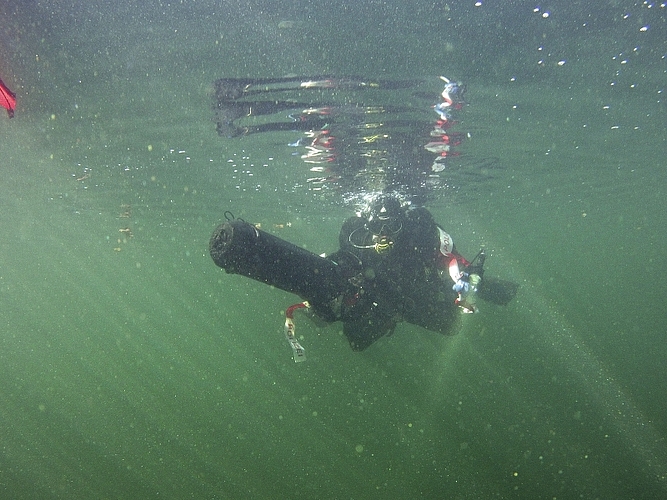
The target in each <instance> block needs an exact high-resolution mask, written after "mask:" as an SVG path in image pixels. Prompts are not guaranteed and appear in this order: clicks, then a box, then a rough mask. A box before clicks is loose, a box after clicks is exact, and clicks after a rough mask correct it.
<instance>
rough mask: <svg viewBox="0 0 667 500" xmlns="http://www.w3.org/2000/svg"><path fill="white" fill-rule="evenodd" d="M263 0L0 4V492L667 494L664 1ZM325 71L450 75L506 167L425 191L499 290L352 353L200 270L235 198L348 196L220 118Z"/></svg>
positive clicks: (295, 220) (474, 150) (319, 227)
mask: <svg viewBox="0 0 667 500" xmlns="http://www.w3.org/2000/svg"><path fill="white" fill-rule="evenodd" d="M283 4H284V5H280V3H279V2H265V3H262V2H250V3H249V4H245V3H244V4H241V3H238V4H237V3H235V2H220V3H219V4H216V3H215V2H194V1H192V2H185V1H184V2H179V3H177V4H175V3H171V4H170V3H167V2H150V3H149V4H148V5H146V4H145V3H143V2H142V3H137V4H136V5H135V4H132V3H130V2H123V3H122V5H121V4H120V3H119V5H113V6H111V5H107V4H104V3H102V2H99V5H97V3H93V4H91V3H89V2H81V3H80V4H79V5H76V4H74V5H71V3H66V2H59V1H51V2H48V1H47V2H26V3H25V4H23V3H22V4H21V6H22V8H21V9H18V8H16V7H14V6H12V5H7V4H5V5H4V6H2V7H1V8H0V9H1V10H0V12H2V19H3V22H2V26H1V27H0V33H1V36H0V50H1V51H2V52H1V54H2V55H1V57H0V76H1V77H2V78H3V80H4V81H5V82H6V83H7V84H8V85H9V86H10V87H12V88H14V90H16V91H17V93H18V95H19V107H18V109H17V113H16V117H15V118H14V119H12V120H11V121H10V120H8V119H6V118H5V117H3V118H2V120H0V135H1V136H2V139H0V179H1V180H0V229H1V233H2V236H1V237H0V431H1V432H0V497H1V498H7V499H51V498H66V499H92V498H96V499H98V498H99V499H101V498H109V499H112V498H114V499H126V498H127V499H130V498H131V499H136V498H142V499H143V498H145V499H149V498H174V499H180V498H197V499H238V498H253V499H256V498H308V499H310V498H331V499H365V498H383V499H388V498H396V499H399V498H429V499H442V498H564V499H565V498H661V497H663V496H664V495H665V494H666V492H667V484H666V481H667V451H666V450H667V446H666V444H665V437H666V433H667V419H666V417H665V415H667V406H666V403H665V398H664V394H665V392H666V390H667V376H666V375H665V373H666V372H665V367H667V347H666V345H667V344H666V343H665V332H666V331H667V322H666V320H665V309H666V306H667V304H666V302H665V297H667V286H666V285H665V282H664V281H663V280H662V278H663V275H664V274H665V272H666V271H667V252H666V251H665V247H666V245H667V232H665V227H667V215H666V214H667V211H666V210H665V209H666V202H665V196H666V189H665V186H667V173H666V170H665V166H666V164H665V158H667V154H666V153H667V147H666V140H667V121H666V118H665V116H667V114H666V113H665V111H666V109H665V91H666V90H665V81H667V79H666V76H667V75H666V74H665V72H666V70H667V61H666V57H667V56H666V54H667V46H666V45H665V42H664V36H662V35H661V33H664V29H665V24H666V22H665V18H666V17H667V7H665V6H664V4H660V3H655V4H650V6H649V4H647V3H644V4H642V5H635V4H634V3H632V2H601V1H599V2H581V3H577V2H557V3H555V4H554V5H550V6H541V7H539V10H534V9H537V7H536V6H535V5H533V4H530V3H526V2H512V3H510V2H503V3H502V5H498V3H496V2H484V3H483V4H482V5H480V6H477V7H475V6H473V2H469V3H468V2H457V3H454V2H452V4H451V6H447V5H445V4H432V3H430V2H407V3H404V2H396V4H392V3H386V2H385V3H382V2H376V1H369V2H361V3H360V4H359V5H357V3H349V4H343V3H340V4H339V5H338V6H335V5H331V3H330V2H327V3H323V2H291V3H285V2H283ZM324 72H334V73H341V74H342V73H352V74H363V75H371V76H375V75H379V76H393V77H406V76H414V75H415V74H417V75H424V76H437V75H439V74H443V73H444V74H446V75H448V76H452V77H454V78H457V79H461V80H464V81H466V82H467V83H468V86H469V90H468V100H469V102H470V105H469V106H468V107H467V108H466V110H465V114H464V122H463V125H464V127H465V128H467V129H468V130H471V131H472V132H473V137H472V139H471V140H470V141H469V142H468V143H467V144H466V146H465V152H466V154H470V155H474V156H476V157H480V158H490V157H494V158H498V159H499V163H500V165H501V166H502V167H503V168H499V169H497V171H494V172H493V177H492V178H490V179H488V180H486V181H484V182H480V183H474V184H470V185H466V186H461V188H460V189H459V190H457V191H456V192H452V193H451V195H444V196H443V197H442V198H441V199H440V200H438V201H436V202H434V203H432V205H431V206H430V208H431V209H432V211H433V213H434V214H435V216H436V218H437V219H438V220H439V221H440V222H441V223H442V224H443V225H444V226H445V227H446V228H447V230H448V231H449V232H450V233H451V234H452V235H453V237H454V239H455V241H456V242H457V247H459V249H460V250H461V251H463V252H464V253H465V254H467V255H470V254H473V255H474V253H475V252H476V251H477V250H478V248H479V246H480V245H482V244H483V245H486V247H487V248H488V249H490V252H491V257H489V259H488V260H487V268H488V272H490V273H493V274H494V275H497V276H501V277H503V278H507V279H513V280H515V281H518V282H520V283H521V285H522V287H521V289H520V292H519V295H518V297H517V299H516V301H515V302H513V303H512V304H511V305H510V306H509V307H506V308H499V307H495V306H492V305H485V306H483V309H482V313H481V314H479V315H475V316H474V317H470V318H465V319H466V322H465V324H464V325H463V328H462V332H461V333H460V334H459V335H457V336H455V337H452V338H444V337H439V336H437V335H436V334H432V333H428V332H426V331H423V330H420V329H418V328H416V327H412V326H409V325H402V326H400V327H399V328H398V330H397V332H396V334H395V335H394V336H392V337H390V338H386V339H383V340H381V341H380V342H378V343H377V344H376V345H374V346H373V347H372V348H370V349H369V350H367V351H365V352H363V353H354V352H352V351H351V350H350V349H349V347H348V346H347V342H346V341H345V339H344V338H343V337H342V336H341V335H340V333H339V326H338V325H332V326H329V327H326V328H322V329H318V328H316V327H315V326H314V325H312V324H309V323H308V322H307V321H300V322H299V323H298V333H299V335H303V345H304V346H305V347H306V350H307V353H308V361H307V362H305V363H300V364H298V365H297V364H295V363H294V362H293V361H292V359H291V352H290V349H289V346H288V344H287V342H286V341H285V339H284V337H283V334H282V324H283V316H282V313H283V311H284V308H285V307H286V306H288V305H290V304H292V303H293V302H294V301H295V300H296V299H295V298H294V297H292V296H290V295H289V294H286V293H284V292H281V291H278V290H272V289H270V288H269V287H266V286H263V285H260V284H258V283H255V282H252V281H250V280H247V279H245V278H242V277H239V276H231V275H226V274H225V273H224V272H223V271H221V270H220V269H218V268H216V267H215V266H214V265H213V263H212V262H211V260H210V258H209V256H208V252H207V245H208V239H209V236H210V234H211V232H212V230H213V228H214V227H215V226H216V225H217V223H218V222H219V221H220V220H221V219H222V216H223V212H224V211H225V210H232V211H233V212H234V213H235V214H236V215H237V216H242V217H244V218H246V219H247V220H251V221H253V222H261V223H262V225H263V227H265V228H266V229H268V230H270V231H271V232H274V233H275V234H277V235H279V236H281V237H283V238H286V239H288V240H289V241H292V242H294V243H297V244H299V245H302V246H306V247H307V248H309V249H311V250H313V251H317V252H323V251H330V250H332V249H334V248H335V245H336V241H337V231H338V228H339V226H340V224H341V223H342V221H343V220H344V219H345V218H346V217H347V216H348V215H349V213H350V208H349V207H345V206H343V205H333V206H332V205H331V204H326V203H325V204H323V203H321V202H320V201H319V200H318V199H316V198H315V197H314V196H313V194H311V193H309V192H308V191H307V190H306V189H294V186H295V185H296V184H299V183H302V182H303V181H304V179H305V177H306V172H305V171H304V166H303V164H302V163H301V162H300V161H298V160H296V159H294V158H293V157H291V156H290V155H289V151H287V150H286V148H285V144H286V142H287V139H285V140H283V139H284V137H282V136H280V135H277V136H273V137H248V138H241V139H238V140H233V141H226V140H223V139H221V138H219V137H217V135H216V133H215V125H214V123H213V122H212V112H211V111H210V104H211V100H210V91H211V88H212V87H211V84H212V81H213V80H214V79H215V78H218V77H221V76H231V77H247V76H251V77H254V76H272V75H284V74H289V73H297V74H311V73H324ZM287 223H290V225H289V226H286V227H280V226H281V225H286V224H287Z"/></svg>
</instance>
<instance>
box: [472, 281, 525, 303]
mask: <svg viewBox="0 0 667 500" xmlns="http://www.w3.org/2000/svg"><path fill="white" fill-rule="evenodd" d="M518 290H519V284H518V283H513V282H512V281H507V280H501V279H498V278H493V277H491V276H484V279H483V280H482V283H481V284H480V285H479V288H478V289H477V296H478V297H479V298H481V299H482V300H486V301H487V302H491V303H492V304H496V305H499V306H506V305H507V304H509V303H510V301H511V300H512V299H513V298H514V297H515V296H516V293H517V291H518Z"/></svg>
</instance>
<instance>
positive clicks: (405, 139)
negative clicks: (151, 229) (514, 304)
mask: <svg viewBox="0 0 667 500" xmlns="http://www.w3.org/2000/svg"><path fill="white" fill-rule="evenodd" d="M440 82H441V83H444V89H443V90H442V91H441V92H440V93H439V95H438V94H435V95H434V94H431V93H430V92H426V97H425V98H424V93H423V92H420V91H418V90H419V88H420V87H419V85H421V83H419V82H418V81H416V80H397V81H390V80H367V79H363V78H359V77H342V78H340V77H331V76H317V77H286V78H273V79H271V78H270V79H234V78H231V79H230V78H222V79H219V80H216V82H215V104H214V111H215V114H216V124H217V125H216V128H217V131H218V134H219V135H221V136H223V137H228V138H234V137H242V136H247V135H250V134H255V133H264V132H274V131H283V132H285V131H292V132H295V133H301V138H300V139H299V140H297V141H295V142H294V143H291V144H289V145H290V146H292V147H297V148H303V151H304V153H303V154H302V155H301V159H302V160H303V162H304V163H306V164H307V165H308V166H309V171H310V172H311V174H310V175H313V177H311V178H309V179H308V182H307V184H308V185H309V186H310V188H311V189H312V190H315V191H318V192H320V193H322V192H323V191H322V190H324V189H325V188H332V189H331V190H329V192H336V193H337V194H339V195H341V196H342V198H343V199H344V200H345V201H348V202H354V203H356V204H357V206H358V207H359V209H358V212H357V214H356V216H354V217H351V218H350V219H348V220H347V221H345V223H344V224H343V226H342V229H341V231H340V235H339V249H338V250H337V251H336V252H334V253H332V254H330V255H327V256H319V255H316V254H314V253H312V252H309V251H307V250H305V249H303V248H300V247H298V246H296V245H293V244H291V243H289V242H287V241H285V240H282V239H280V238H278V237H276V236H273V235H271V234H269V233H266V232H264V231H262V230H261V229H259V228H258V227H256V226H254V225H252V224H249V223H247V222H245V221H243V220H241V219H235V218H234V217H233V216H231V214H230V213H229V212H227V213H226V214H225V216H226V218H227V221H226V222H224V223H223V224H221V225H219V226H218V227H217V228H216V229H215V231H214V233H213V235H212V237H211V240H210V246H209V249H210V254H211V257H212V258H213V261H214V262H215V263H216V265H218V266H219V267H222V268H223V269H225V270H226V271H227V273H233V274H241V275H244V276H247V277H249V278H252V279H255V280H257V281H260V282H263V283H267V284H269V285H272V286H275V287H277V288H280V289H281V290H285V291H287V292H291V293H294V294H296V295H298V296H300V297H301V299H302V300H303V302H299V303H297V304H294V305H293V306H291V307H289V308H287V310H286V311H285V335H286V337H287V340H288V341H289V343H290V346H291V347H292V350H293V353H294V360H295V361H302V360H304V359H305V351H304V349H303V347H302V346H301V345H300V344H299V342H298V340H297V338H296V335H295V322H294V314H295V312H296V311H298V310H306V311H308V312H309V313H310V314H311V315H312V316H313V317H314V318H319V319H321V320H323V321H325V322H328V323H331V322H337V321H341V322H342V323H343V333H344V334H345V336H346V338H347V340H348V341H349V343H350V346H351V347H352V349H354V350H355V351H362V350H364V349H366V348H368V347H369V346H370V345H371V344H373V343H374V342H375V341H377V340H378V339H380V338H381V337H383V336H385V335H390V334H391V333H393V332H394V330H395V328H396V326H397V325H398V323H400V322H402V321H405V322H408V323H411V324H414V325H418V326H420V327H423V328H425V329H427V330H430V331H434V332H437V333H441V334H444V335H453V334H455V333H456V330H457V319H458V318H460V316H461V313H473V312H475V311H476V310H477V303H476V299H477V298H478V297H479V298H481V299H484V300H487V301H490V302H493V303H496V304H501V305H505V304H507V303H508V302H509V301H510V300H512V298H513V297H514V295H515V294H516V291H517V288H518V286H517V285H515V284H514V283H511V282H507V281H502V280H497V279H492V278H489V277H488V276H484V269H483V266H484V260H485V257H486V256H485V254H484V251H480V252H479V253H478V254H477V256H476V257H475V258H474V259H472V260H471V261H468V260H467V259H465V258H464V257H463V256H462V255H460V254H459V253H458V252H457V251H456V249H455V247H454V243H453V241H452V238H451V236H450V235H449V234H447V233H446V232H445V231H444V229H443V228H441V227H440V226H439V225H438V224H437V223H436V222H435V221H434V219H433V216H432V215H431V213H430V212H429V211H428V210H427V209H426V208H424V204H425V202H426V200H427V198H428V197H429V195H430V194H431V193H433V192H434V191H436V190H438V189H443V188H450V187H451V185H450V179H451V176H452V174H455V173H456V172H457V171H464V170H465V168H464V167H463V165H464V164H462V163H460V162H459V161H458V160H459V159H460V158H459V152H458V151H457V147H458V146H459V145H460V144H461V143H462V141H463V140H464V139H466V138H467V137H468V135H467V134H465V133H463V132H460V131H456V130H455V128H456V125H457V124H458V123H459V122H458V119H457V114H458V111H459V110H461V109H462V107H463V105H464V100H463V94H464V91H465V87H464V86H463V85H461V84H460V83H457V82H454V81H451V80H449V79H447V78H445V77H440ZM402 91H403V92H405V91H408V92H411V94H410V96H404V98H403V99H401V98H400V95H401V94H400V93H401V92H402ZM425 99H429V102H430V104H429V105H428V106H424V107H422V106H421V104H419V105H418V106H417V105H412V104H410V103H411V102H413V101H414V102H417V103H422V102H423V101H424V100H425ZM397 102H399V103H400V104H396V103H397ZM424 111H426V113H424ZM454 160H456V161H454ZM475 178H476V179H477V178H479V177H478V176H476V177H475Z"/></svg>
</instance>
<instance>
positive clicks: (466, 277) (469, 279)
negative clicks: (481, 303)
mask: <svg viewBox="0 0 667 500" xmlns="http://www.w3.org/2000/svg"><path fill="white" fill-rule="evenodd" d="M481 282H482V278H480V276H479V274H474V273H472V274H468V273H463V276H462V277H461V278H460V279H459V280H458V281H457V282H456V283H454V286H453V287H452V289H453V290H454V291H455V292H456V293H458V294H459V296H458V297H457V298H456V300H455V303H456V305H457V306H459V307H460V308H461V309H462V310H463V312H464V313H474V312H477V288H478V287H479V284H480V283H481Z"/></svg>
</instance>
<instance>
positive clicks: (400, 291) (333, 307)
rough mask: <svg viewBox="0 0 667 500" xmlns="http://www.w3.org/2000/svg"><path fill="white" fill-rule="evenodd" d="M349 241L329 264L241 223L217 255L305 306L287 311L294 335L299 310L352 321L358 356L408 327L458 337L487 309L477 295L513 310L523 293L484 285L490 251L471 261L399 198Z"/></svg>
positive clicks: (233, 225)
mask: <svg viewBox="0 0 667 500" xmlns="http://www.w3.org/2000/svg"><path fill="white" fill-rule="evenodd" d="M339 241H340V249H339V250H338V251H336V252H335V253H333V254H331V255H328V256H326V257H321V256H318V255H316V254H314V253H311V252H308V251H307V250H305V249H302V248H300V247H297V246H295V245H292V244H291V243H288V242H286V241H284V240H282V239H280V238H277V237H276V236H273V235H270V234H268V233H266V232H264V231H262V230H260V229H258V228H256V227H255V226H252V225H250V224H248V223H246V222H244V221H240V220H239V219H236V220H230V221H229V222H227V223H224V224H222V225H220V226H219V227H218V228H217V229H216V231H215V232H214V233H213V236H212V238H211V242H210V252H211V256H212V258H213V260H214V261H215V263H216V264H217V265H218V266H220V267H223V268H224V269H225V270H226V271H227V272H228V273H235V274H242V275H244V276H248V277H250V278H253V279H255V280H257V281H261V282H263V283H267V284H270V285H273V286H276V287H277V288H280V289H282V290H285V291H288V292H292V293H295V294H297V295H299V296H300V297H301V298H302V299H303V300H304V302H302V303H300V304H295V305H294V306H292V307H290V308H288V309H287V311H286V317H287V321H286V333H288V332H287V328H288V326H290V325H291V327H292V328H293V326H294V324H293V320H292V318H293V316H292V313H293V311H294V310H295V309H296V308H308V309H309V310H310V311H311V312H312V313H313V314H314V315H315V316H317V317H319V318H321V319H323V320H324V321H326V322H334V321H342V322H343V332H344V334H345V336H346V337H347V339H348V341H349V342H350V345H351V347H352V348H353V349H354V350H358V351H360V350H363V349H366V348H367V347H368V346H370V345H371V344H372V343H373V342H375V341H376V340H378V339H379V338H381V337H383V336H385V335H388V334H391V333H392V332H393V331H394V328H395V327H396V325H397V324H398V323H399V322H401V321H407V322H409V323H412V324H415V325H419V326H421V327H423V328H426V329H427V330H431V331H434V332H438V333H441V334H444V335H453V334H455V333H456V325H455V323H456V319H457V318H458V317H459V315H460V314H461V313H462V312H463V313H471V312H475V311H476V310H477V305H476V298H477V297H480V298H482V299H485V300H488V301H491V302H494V303H496V304H503V305H504V304H507V303H508V302H509V301H510V300H511V299H512V298H513V297H514V295H515V293H516V289H517V286H516V285H514V284H513V283H510V282H505V281H500V280H495V279H482V277H483V274H484V270H483V264H484V257H485V256H484V253H483V252H480V253H479V254H478V256H477V257H475V259H473V260H472V261H471V262H470V261H468V260H466V259H465V258H464V257H463V256H461V255H460V254H459V253H458V252H457V251H456V249H455V247H454V244H453V241H452V238H451V237H450V236H449V235H448V234H447V233H446V232H445V231H444V230H443V229H442V228H441V227H440V226H439V225H438V224H436V222H435V221H434V219H433V216H432V215H431V213H430V212H429V211H428V210H426V209H425V208H423V207H417V208H413V207H412V206H410V205H406V206H402V205H401V202H400V201H399V200H398V199H397V198H395V197H392V196H386V195H382V196H380V197H379V198H378V199H377V200H376V201H375V202H374V203H372V204H371V206H370V208H369V209H368V210H366V211H364V212H362V213H361V214H359V215H358V216H355V217H351V218H350V219H348V220H347V221H346V222H345V223H344V224H343V227H342V229H341V232H340V236H339ZM292 333H293V332H292ZM288 339H289V333H288ZM297 345H298V343H297ZM299 348H300V346H299ZM295 353H296V351H295ZM295 359H296V358H295Z"/></svg>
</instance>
